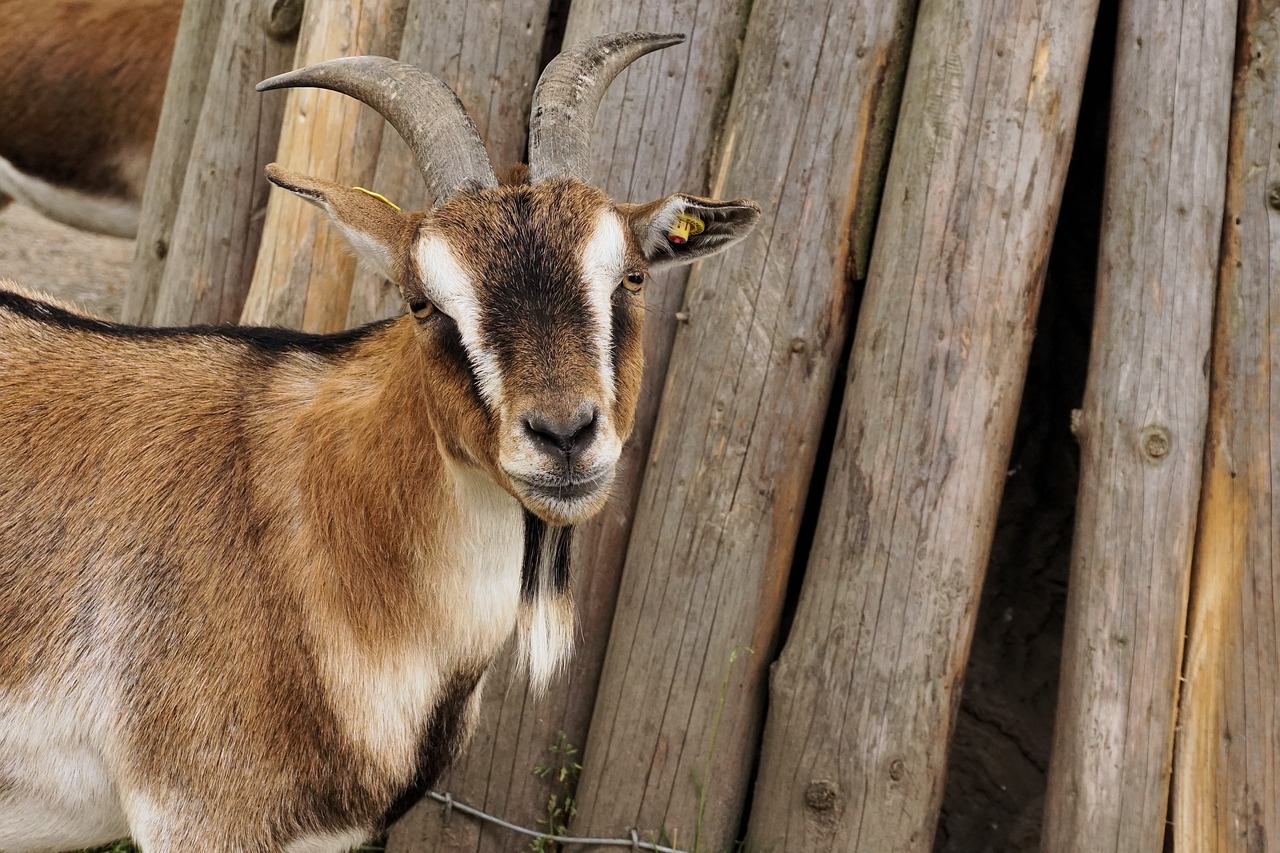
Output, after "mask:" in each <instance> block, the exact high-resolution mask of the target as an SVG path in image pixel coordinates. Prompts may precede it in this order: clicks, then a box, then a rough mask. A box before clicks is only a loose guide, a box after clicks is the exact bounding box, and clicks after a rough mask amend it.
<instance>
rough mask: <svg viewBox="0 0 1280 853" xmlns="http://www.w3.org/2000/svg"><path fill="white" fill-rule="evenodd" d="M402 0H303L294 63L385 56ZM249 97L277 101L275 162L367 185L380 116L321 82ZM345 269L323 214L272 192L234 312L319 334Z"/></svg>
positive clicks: (332, 324) (332, 325)
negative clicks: (281, 104) (241, 301)
mask: <svg viewBox="0 0 1280 853" xmlns="http://www.w3.org/2000/svg"><path fill="white" fill-rule="evenodd" d="M407 5H408V0H308V2H307V6H306V10H305V12H304V14H303V18H302V31H301V35H300V38H299V43H298V54H297V60H296V63H295V66H296V67H299V68H301V67H303V66H305V65H311V64H313V63H316V62H322V61H324V60H326V59H334V58H336V57H340V56H355V55H359V54H377V55H380V56H394V55H395V54H396V53H397V52H398V51H399V48H400V36H401V32H402V30H403V28H404V17H405V8H406V6H407ZM258 97H260V98H263V99H264V100H278V99H282V98H283V99H284V100H285V108H284V109H285V113H284V124H283V128H282V130H281V134H280V147H279V151H278V154H277V159H278V160H279V162H280V164H281V165H282V166H284V167H286V168H288V169H292V170H294V171H297V172H301V173H302V174H304V175H313V176H315V177H318V178H324V179H326V180H331V181H337V182H339V183H343V184H347V185H353V186H368V185H369V183H370V182H371V181H372V179H373V170H374V166H375V165H376V161H377V156H378V150H379V145H380V143H381V139H382V135H383V133H382V131H383V125H384V122H383V119H382V117H381V116H380V115H378V114H377V113H376V112H374V111H373V110H370V109H368V108H367V107H365V106H364V105H363V104H361V103H359V102H358V101H356V100H354V99H352V98H348V97H346V96H344V95H340V94H338V93H336V92H328V91H324V90H322V89H313V88H303V89H290V90H289V91H288V94H287V96H286V95H282V94H281V93H273V92H267V93H264V94H261V95H258ZM354 275H355V258H354V257H352V254H351V252H350V250H349V249H348V248H347V247H346V244H345V242H344V241H343V238H342V236H341V235H340V234H338V232H337V230H336V229H333V228H331V227H330V226H329V224H328V217H327V216H326V215H325V214H324V213H323V212H322V211H320V210H318V209H317V208H315V207H313V206H312V205H310V204H307V203H306V202H305V201H302V200H301V199H299V198H297V197H296V196H294V195H292V194H290V193H274V194H272V195H271V196H270V201H269V202H268V204H267V216H266V225H265V228H264V231H263V236H262V248H261V249H260V251H259V253H258V262H257V266H256V267H255V268H254V272H253V281H252V284H251V285H250V288H249V296H248V299H247V301H246V303H245V307H244V312H243V315H242V316H243V320H244V322H246V323H256V324H262V323H278V324H282V325H286V326H294V327H301V328H304V329H307V330H309V331H318V332H324V331H335V330H337V329H341V328H343V327H344V326H345V325H346V319H347V303H348V302H349V301H350V296H351V281H352V277H353V276H354Z"/></svg>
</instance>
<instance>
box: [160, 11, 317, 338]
mask: <svg viewBox="0 0 1280 853" xmlns="http://www.w3.org/2000/svg"><path fill="white" fill-rule="evenodd" d="M269 12H270V7H269V6H268V5H265V4H264V3H263V2H262V0H226V3H225V6H224V7H223V12H222V21H221V25H220V26H219V28H218V30H217V37H216V39H214V41H216V45H217V46H216V47H215V49H214V55H213V60H212V63H211V66H210V74H209V82H208V84H207V89H206V92H205V96H204V100H203V103H202V105H201V109H200V119H199V122H198V124H197V127H196V132H195V137H194V139H193V140H192V144H191V153H190V156H189V158H188V162H187V166H186V169H185V174H184V176H183V180H182V192H181V194H180V197H179V200H178V207H177V210H176V213H175V214H174V220H173V230H172V234H171V236H170V239H169V241H168V244H167V245H168V247H169V249H168V252H167V254H168V257H167V258H166V259H164V261H165V262H164V266H163V271H162V273H161V276H160V284H159V288H158V289H157V291H156V296H155V307H154V309H153V310H152V314H151V317H150V321H151V322H153V323H155V324H158V325H188V324H192V323H233V322H235V321H236V320H237V319H238V318H239V316H240V308H241V306H242V305H243V304H244V299H245V293H246V291H247V289H248V286H249V280H250V273H251V271H252V270H253V263H254V258H255V257H256V255H257V251H258V241H259V239H260V236H261V232H262V210H263V207H264V206H265V205H266V200H267V184H266V180H265V179H264V178H263V177H262V167H263V166H265V165H266V162H267V158H268V157H269V156H270V155H269V152H270V151H271V150H272V149H273V148H274V147H275V141H276V139H277V138H278V136H279V127H280V116H281V113H282V109H281V106H280V104H279V103H278V102H275V103H273V102H271V101H270V100H268V99H265V98H263V97H262V96H261V95H259V94H258V93H257V92H255V91H254V90H253V87H254V84H256V83H257V82H258V81H259V80H262V79H264V78H265V77H270V76H271V75H273V74H277V73H279V72H281V71H283V70H285V69H287V68H288V66H289V63H290V62H291V61H292V59H293V52H294V43H293V39H292V37H290V36H286V37H285V38H284V39H283V40H281V38H280V37H278V36H277V35H276V34H274V33H273V32H271V31H269V29H268V24H269V23H270V16H269ZM204 35H205V37H206V38H209V33H208V32H206V33H205V34H204ZM174 163H175V168H176V160H175V161H174ZM161 180H165V179H161ZM166 182H167V181H166ZM158 222H159V224H160V225H161V226H163V218H161V219H159V220H158ZM150 248H151V251H152V252H154V251H155V249H156V248H157V244H156V242H155V240H154V239H153V240H152V245H151V247H150ZM142 250H143V251H145V250H147V247H146V246H143V247H142ZM157 260H159V259H157Z"/></svg>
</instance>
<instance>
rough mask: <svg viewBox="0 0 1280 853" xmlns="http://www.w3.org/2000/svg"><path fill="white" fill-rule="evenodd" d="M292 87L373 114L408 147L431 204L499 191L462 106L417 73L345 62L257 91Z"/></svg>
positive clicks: (379, 59)
mask: <svg viewBox="0 0 1280 853" xmlns="http://www.w3.org/2000/svg"><path fill="white" fill-rule="evenodd" d="M297 86H310V87H314V88H317V89H330V90H332V91H334V92H341V93H342V94H344V95H349V96H350V97H352V98H355V99H356V100H358V101H360V102H362V103H364V104H367V105H369V106H370V107H373V108H374V109H375V110H377V111H378V113H379V114H380V115H381V116H382V117H383V118H384V119H386V120H387V123H388V124H390V125H391V126H392V127H394V128H395V129H396V131H397V132H398V133H399V134H400V136H401V137H402V138H403V139H404V141H405V142H407V143H408V145H409V150H411V151H412V152H413V156H414V158H415V159H416V160H417V162H418V169H419V171H421V172H422V177H423V179H424V180H425V181H426V182H427V189H428V190H429V191H430V193H431V197H432V199H433V200H434V201H435V203H436V204H441V203H442V202H444V201H446V200H447V199H448V198H450V197H451V196H453V195H454V194H455V193H457V192H458V191H459V190H461V189H481V188H486V187H496V186H497V185H498V181H497V179H496V178H495V177H494V175H493V166H491V165H490V164H489V156H488V155H487V154H486V153H485V150H484V142H482V141H481V139H480V134H479V133H478V132H477V131H476V126H475V124H474V123H472V121H471V117H470V116H469V115H467V111H466V109H465V108H464V107H463V106H462V102H461V101H459V100H458V96H457V95H455V94H454V93H453V90H452V89H450V88H449V87H448V86H446V85H445V84H444V83H442V82H441V81H440V80H438V79H437V78H435V77H433V76H431V75H430V74H427V73H426V72H425V71H423V70H422V69H420V68H415V67H414V66H412V65H408V64H406V63H403V62H397V61H395V60H394V59H387V58H386V57H385V56H348V57H345V58H343V59H331V60H329V61H328V62H320V63H317V64H315V65H309V66H307V67H306V68H299V69H298V70H297V71H289V72H287V73H285V74H279V75H277V76H275V77H272V78H270V79H267V80H263V81H262V82H261V83H259V84H258V85H257V90H258V91H259V92H265V91H267V90H269V89H287V88H292V87H297Z"/></svg>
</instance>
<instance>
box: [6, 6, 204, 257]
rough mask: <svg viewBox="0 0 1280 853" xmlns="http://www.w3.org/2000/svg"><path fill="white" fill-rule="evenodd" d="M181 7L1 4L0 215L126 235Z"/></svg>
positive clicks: (133, 223) (131, 230) (131, 229)
mask: <svg viewBox="0 0 1280 853" xmlns="http://www.w3.org/2000/svg"><path fill="white" fill-rule="evenodd" d="M181 12H182V3H181V2H180V0H38V2H33V0H0V57H3V59H2V60H0V208H3V207H4V206H5V205H6V204H7V203H8V202H9V201H10V200H11V199H17V200H18V201H20V202H22V203H23V204H26V205H28V206H30V207H33V208H35V209H36V210H38V211H39V212H40V213H42V214H44V215H45V216H48V217H49V218H50V219H54V220H57V221H59V222H62V223H65V224H67V225H74V226H75V227H77V228H84V229H87V230H89V231H98V232H100V233H103V234H112V235H115V236H119V237H133V236H134V235H135V234H136V233H137V231H138V213H139V209H140V206H141V202H142V191H143V189H144V187H145V185H146V181H147V168H148V166H149V164H150V162H151V147H152V144H153V142H154V140H155V135H156V126H157V125H158V124H159V121H160V105H161V103H162V101H163V100H164V89H165V82H166V80H167V79H168V73H169V58H170V55H171V54H172V52H173V42H174V38H175V37H176V35H177V31H178V19H179V17H180V16H181Z"/></svg>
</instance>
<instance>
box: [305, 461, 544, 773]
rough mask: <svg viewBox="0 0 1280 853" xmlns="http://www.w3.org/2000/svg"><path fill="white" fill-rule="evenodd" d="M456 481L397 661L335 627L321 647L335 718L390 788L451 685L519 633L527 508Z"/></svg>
mask: <svg viewBox="0 0 1280 853" xmlns="http://www.w3.org/2000/svg"><path fill="white" fill-rule="evenodd" d="M450 473H451V474H452V475H453V477H454V482H455V493H456V503H455V505H454V506H453V507H451V508H449V509H448V510H447V511H449V512H451V513H453V514H454V515H455V518H456V522H455V523H452V524H450V528H451V529H450V530H449V531H448V536H447V537H445V538H444V539H443V540H442V541H440V542H436V543H433V545H432V546H431V548H430V552H429V553H425V554H423V555H422V556H421V560H422V564H423V571H422V573H421V582H420V589H419V602H420V607H421V612H422V614H423V615H422V619H421V624H420V626H418V627H419V630H417V631H416V632H415V633H414V634H413V635H412V636H411V639H410V640H409V641H407V642H405V643H403V644H401V645H399V646H398V647H397V648H395V649H392V650H390V651H388V650H386V649H379V650H377V651H376V652H374V651H367V650H364V649H363V647H362V646H361V645H360V644H359V643H358V642H356V641H355V638H354V637H352V636H350V635H349V629H341V628H335V627H333V626H329V627H328V628H327V630H328V632H329V638H330V641H329V642H323V641H322V642H323V645H324V646H325V647H326V649H327V654H325V655H323V656H322V659H323V661H324V668H325V676H326V680H327V682H328V684H329V688H330V695H331V697H332V700H333V706H334V708H335V710H336V711H337V713H338V714H339V717H340V719H341V720H342V722H343V724H344V727H345V728H346V730H347V732H348V734H349V735H350V736H351V737H352V739H353V740H354V741H355V742H357V743H360V744H362V745H363V746H364V747H365V748H366V749H367V750H368V754H369V755H370V756H373V757H375V761H376V764H377V765H378V767H379V768H380V770H381V772H384V773H388V774H390V775H391V776H392V777H393V778H407V777H409V776H411V775H412V773H413V770H414V768H415V765H416V761H417V757H418V739H419V736H420V734H421V732H422V729H423V726H424V725H425V723H426V720H427V717H428V715H429V713H430V712H431V710H432V709H433V708H434V706H435V705H436V703H437V701H438V700H439V698H440V697H441V695H442V691H444V690H445V689H447V687H448V685H449V680H450V678H451V677H452V676H453V675H454V674H455V673H457V672H459V671H463V670H468V671H474V668H475V667H476V666H479V665H484V664H485V663H487V662H488V661H489V660H490V659H491V658H493V657H494V656H495V655H496V654H497V653H498V652H499V651H500V650H501V649H502V646H503V645H504V644H505V643H506V642H507V639H508V638H509V637H510V636H511V634H512V632H513V630H514V628H515V624H516V612H517V608H518V606H519V601H520V566H521V558H522V555H523V542H524V522H523V518H522V514H521V510H520V505H519V504H518V503H517V502H516V500H515V499H514V498H512V497H511V496H510V495H509V494H507V493H506V492H505V491H503V490H502V489H500V488H499V487H498V486H497V485H496V484H494V483H493V482H492V481H491V480H490V479H489V478H488V477H487V476H485V475H483V474H480V473H473V472H471V471H469V470H466V469H461V468H457V467H454V468H451V471H450ZM344 634H348V636H343V635H344ZM332 640H337V642H332Z"/></svg>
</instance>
